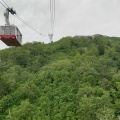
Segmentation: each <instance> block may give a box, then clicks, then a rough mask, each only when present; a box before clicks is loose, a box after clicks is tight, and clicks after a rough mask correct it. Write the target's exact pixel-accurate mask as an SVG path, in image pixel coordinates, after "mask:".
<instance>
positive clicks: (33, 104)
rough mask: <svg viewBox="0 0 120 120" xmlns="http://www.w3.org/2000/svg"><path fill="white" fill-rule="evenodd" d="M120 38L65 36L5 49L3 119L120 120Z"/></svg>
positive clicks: (0, 83)
mask: <svg viewBox="0 0 120 120" xmlns="http://www.w3.org/2000/svg"><path fill="white" fill-rule="evenodd" d="M119 40H120V38H116V37H105V36H95V37H84V36H81V37H79V36H76V37H65V38H62V39H61V40H59V41H58V42H55V43H51V44H42V43H27V44H25V45H23V46H22V47H17V48H9V49H5V50H1V51H0V120H5V119H10V120H30V119H32V120H57V119H58V120H101V119H103V120H104V119H106V120H118V116H119V115H120V41H119Z"/></svg>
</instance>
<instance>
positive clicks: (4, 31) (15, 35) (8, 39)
mask: <svg viewBox="0 0 120 120" xmlns="http://www.w3.org/2000/svg"><path fill="white" fill-rule="evenodd" d="M9 12H10V13H11V14H13V15H14V14H16V11H14V10H13V8H6V10H5V13H4V16H5V21H6V25H5V26H0V40H2V41H3V42H4V43H5V44H6V45H8V46H21V43H22V34H21V32H20V31H19V29H18V28H17V27H16V26H14V25H10V22H9Z"/></svg>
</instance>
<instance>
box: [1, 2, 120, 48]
mask: <svg viewBox="0 0 120 120" xmlns="http://www.w3.org/2000/svg"><path fill="white" fill-rule="evenodd" d="M0 1H1V0H0ZM4 1H5V2H6V3H7V4H8V5H9V6H11V7H13V8H14V9H15V10H16V12H17V13H18V15H19V16H20V17H21V18H22V19H23V20H25V21H26V22H27V23H28V24H30V25H31V26H33V27H34V28H35V29H37V30H38V31H39V32H40V33H43V34H46V35H47V34H49V33H50V31H51V29H50V0H4ZM4 9H5V8H4V7H3V6H2V5H1V4H0V25H4V24H5V22H4V16H3V12H4ZM10 23H11V24H14V25H16V26H18V28H19V29H20V31H21V32H22V35H23V44H24V43H26V42H33V41H41V42H45V43H48V42H49V38H48V37H43V36H40V35H39V34H37V33H35V32H34V31H32V30H31V29H30V28H28V27H27V26H26V25H24V24H23V23H22V22H20V21H19V20H18V19H16V18H15V17H14V16H12V15H10ZM54 29H55V31H54V38H53V41H57V40H59V39H60V38H62V37H65V36H75V35H93V34H103V35H108V36H118V37H119V36H120V0H56V18H55V28H54ZM4 48H7V46H6V45H5V44H4V43H2V42H1V41H0V49H4Z"/></svg>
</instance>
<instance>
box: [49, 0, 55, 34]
mask: <svg viewBox="0 0 120 120" xmlns="http://www.w3.org/2000/svg"><path fill="white" fill-rule="evenodd" d="M50 14H51V31H52V34H53V33H54V21H55V0H50Z"/></svg>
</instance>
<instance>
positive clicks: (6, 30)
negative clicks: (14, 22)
mask: <svg viewBox="0 0 120 120" xmlns="http://www.w3.org/2000/svg"><path fill="white" fill-rule="evenodd" d="M10 33H11V31H10V27H9V26H5V30H4V34H5V35H10Z"/></svg>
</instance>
